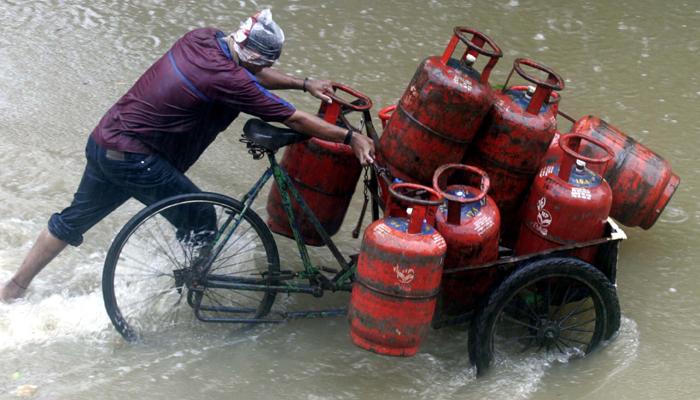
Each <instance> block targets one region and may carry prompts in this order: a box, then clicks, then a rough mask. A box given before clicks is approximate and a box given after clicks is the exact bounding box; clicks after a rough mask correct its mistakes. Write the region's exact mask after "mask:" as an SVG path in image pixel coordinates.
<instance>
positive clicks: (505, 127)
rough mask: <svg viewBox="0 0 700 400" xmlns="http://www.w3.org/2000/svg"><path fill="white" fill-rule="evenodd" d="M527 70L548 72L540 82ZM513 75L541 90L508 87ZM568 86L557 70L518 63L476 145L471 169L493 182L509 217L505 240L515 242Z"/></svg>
mask: <svg viewBox="0 0 700 400" xmlns="http://www.w3.org/2000/svg"><path fill="white" fill-rule="evenodd" d="M524 67H529V68H531V69H534V70H537V71H541V72H544V73H545V74H546V75H547V78H546V79H540V78H538V77H536V76H535V75H533V74H532V73H531V72H529V71H526V70H525V69H524ZM513 71H515V72H517V73H518V75H520V76H521V77H522V78H523V79H525V80H527V81H529V82H531V83H534V84H535V85H536V87H534V88H533V87H527V86H512V87H508V82H509V81H510V78H511V76H512V75H513ZM563 88H564V80H563V79H562V78H561V77H560V76H559V74H557V73H556V72H554V71H553V70H552V69H551V68H549V67H547V66H545V65H543V64H540V63H538V62H535V61H532V60H529V59H525V58H518V59H516V60H515V61H514V62H513V68H512V69H511V72H510V74H509V76H508V79H507V80H506V83H505V85H504V89H502V90H501V91H500V92H496V94H495V101H494V105H493V108H492V109H491V112H490V113H489V117H488V120H487V121H486V122H485V123H484V127H483V129H482V131H481V132H480V133H479V135H478V136H477V138H476V139H475V141H474V144H473V146H472V147H471V150H470V151H469V152H468V154H467V155H466V158H465V163H466V164H470V165H476V166H478V167H480V168H483V169H484V170H485V171H486V173H487V174H488V175H489V178H490V179H491V196H492V197H493V199H494V201H495V202H496V204H498V208H499V210H500V211H501V216H502V217H503V227H502V229H503V235H505V236H506V237H507V238H509V237H514V236H515V234H516V233H517V229H518V227H519V224H520V222H519V218H518V210H519V208H520V206H521V204H522V201H523V200H524V197H525V196H526V195H527V190H528V188H529V187H530V184H531V182H532V180H533V179H534V177H535V175H536V174H537V171H538V169H539V166H540V162H541V160H542V158H543V157H544V155H545V152H546V151H547V147H548V146H549V143H550V142H551V141H552V137H553V136H554V132H555V130H556V127H557V120H556V116H557V107H558V101H559V96H558V94H557V93H554V92H553V91H558V90H562V89H563Z"/></svg>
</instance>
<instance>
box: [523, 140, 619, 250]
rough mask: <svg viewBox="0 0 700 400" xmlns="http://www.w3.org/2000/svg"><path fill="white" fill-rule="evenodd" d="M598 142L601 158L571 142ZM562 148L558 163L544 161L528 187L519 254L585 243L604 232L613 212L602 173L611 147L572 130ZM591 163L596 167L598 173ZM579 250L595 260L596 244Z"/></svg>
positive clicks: (610, 198)
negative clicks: (583, 153)
mask: <svg viewBox="0 0 700 400" xmlns="http://www.w3.org/2000/svg"><path fill="white" fill-rule="evenodd" d="M582 142H583V143H586V145H587V146H597V147H598V148H599V151H601V152H602V153H603V154H604V155H603V156H602V157H597V158H592V157H586V156H584V155H582V154H581V153H580V151H579V150H578V149H577V150H574V148H572V146H576V147H578V145H579V144H580V145H583V144H581V143H582ZM559 145H560V147H561V149H562V151H563V153H562V157H561V158H560V161H559V163H557V164H554V165H551V166H545V167H544V168H543V169H542V170H541V171H540V174H538V176H537V177H536V178H535V181H534V183H533V185H532V188H531V189H530V196H529V198H528V200H527V203H526V204H525V208H524V209H523V222H522V225H521V226H520V234H519V236H518V241H517V243H516V246H515V254H516V255H524V254H530V253H535V252H538V251H542V250H546V249H550V248H554V247H559V246H563V245H569V244H573V243H577V242H585V241H589V240H594V239H598V238H601V237H603V235H604V232H605V221H606V219H607V218H608V215H609V214H610V207H611V205H612V191H611V190H610V186H609V185H608V183H607V182H606V181H605V179H603V178H602V176H601V174H602V173H603V172H604V169H605V166H606V164H607V163H608V161H610V160H611V159H612V152H611V151H610V150H609V149H608V148H607V147H606V146H605V145H604V144H603V143H601V142H599V141H598V140H595V139H591V138H587V137H585V136H582V135H576V134H569V135H564V136H562V137H561V138H560V139H559ZM587 166H591V167H592V166H598V167H599V168H598V171H597V172H594V171H592V170H590V169H588V168H587ZM575 255H576V256H577V257H579V258H581V259H582V260H584V261H588V262H593V261H594V259H595V248H593V247H589V248H584V249H581V250H577V251H576V252H575Z"/></svg>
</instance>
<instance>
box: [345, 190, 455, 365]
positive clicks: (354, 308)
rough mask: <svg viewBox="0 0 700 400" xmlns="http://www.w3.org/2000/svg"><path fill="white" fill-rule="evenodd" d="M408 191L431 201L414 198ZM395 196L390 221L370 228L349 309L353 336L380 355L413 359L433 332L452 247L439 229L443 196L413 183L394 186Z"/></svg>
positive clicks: (363, 245)
mask: <svg viewBox="0 0 700 400" xmlns="http://www.w3.org/2000/svg"><path fill="white" fill-rule="evenodd" d="M407 190H414V191H415V190H420V191H424V192H425V193H426V194H427V197H428V198H427V199H419V198H417V197H408V196H407V195H406V194H404V193H406V191H407ZM389 191H390V193H391V196H392V197H391V199H390V201H389V204H388V205H387V210H386V211H387V212H386V213H385V215H386V216H385V218H383V219H380V220H378V221H375V222H374V223H372V224H371V225H370V226H369V227H367V229H366V230H365V235H364V238H363V239H362V247H361V249H360V256H359V259H358V261H357V277H356V278H357V279H356V280H355V283H354V284H353V287H352V295H351V298H350V309H349V310H348V319H349V321H350V336H351V338H352V341H353V342H354V343H355V344H356V345H358V346H360V347H362V348H364V349H367V350H370V351H374V352H376V353H380V354H387V355H393V356H412V355H414V354H415V353H416V352H417V351H418V347H419V346H420V342H421V340H422V339H423V337H424V336H425V334H426V333H427V330H428V328H429V327H430V322H431V321H432V319H433V313H434V311H435V302H436V297H437V294H438V291H439V289H440V277H441V275H442V263H443V261H444V258H445V251H446V249H447V245H446V244H445V240H444V239H443V238H442V236H441V235H440V233H438V232H437V231H436V230H435V228H433V225H434V220H435V209H436V208H437V206H438V205H440V204H442V197H441V196H440V195H439V194H438V193H437V192H435V191H434V190H433V189H430V188H427V187H424V186H420V185H416V184H411V183H396V184H393V185H391V187H390V190H389ZM407 207H412V209H407ZM409 210H410V211H409Z"/></svg>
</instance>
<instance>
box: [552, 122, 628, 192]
mask: <svg viewBox="0 0 700 400" xmlns="http://www.w3.org/2000/svg"><path fill="white" fill-rule="evenodd" d="M582 140H584V141H586V142H589V143H591V144H593V145H594V146H595V147H598V148H599V149H600V150H602V151H604V152H605V154H604V155H602V156H600V157H587V156H584V155H583V154H581V153H580V152H579V149H580V147H581V141H582ZM559 147H560V148H561V149H562V150H563V151H564V155H563V157H562V159H561V165H560V166H559V175H558V176H559V178H561V179H562V180H563V181H564V182H568V181H569V177H570V176H571V169H572V168H573V166H574V164H575V163H577V161H583V162H585V165H587V166H588V165H596V166H599V168H597V169H598V171H596V172H598V174H600V175H601V176H602V175H603V174H605V169H606V167H607V165H608V161H610V160H612V158H613V157H614V156H615V154H614V153H613V152H612V150H610V147H608V146H607V145H605V144H604V143H603V142H601V141H599V140H598V139H594V138H591V137H588V136H585V135H581V134H578V133H569V134H566V135H563V136H561V137H560V138H559Z"/></svg>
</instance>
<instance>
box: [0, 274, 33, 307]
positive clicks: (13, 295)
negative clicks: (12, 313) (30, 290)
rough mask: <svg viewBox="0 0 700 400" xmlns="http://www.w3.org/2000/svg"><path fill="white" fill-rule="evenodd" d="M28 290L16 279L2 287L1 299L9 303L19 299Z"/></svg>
mask: <svg viewBox="0 0 700 400" xmlns="http://www.w3.org/2000/svg"><path fill="white" fill-rule="evenodd" d="M26 291H27V288H26V287H22V286H20V285H19V284H18V283H17V282H15V280H14V279H10V280H9V281H7V282H5V285H4V286H3V287H2V288H0V301H1V302H3V303H9V302H10V301H12V300H16V299H19V298H20V297H22V296H23V295H24V292H26Z"/></svg>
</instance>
